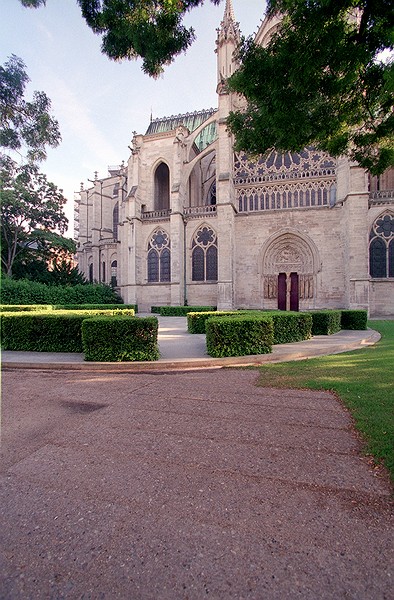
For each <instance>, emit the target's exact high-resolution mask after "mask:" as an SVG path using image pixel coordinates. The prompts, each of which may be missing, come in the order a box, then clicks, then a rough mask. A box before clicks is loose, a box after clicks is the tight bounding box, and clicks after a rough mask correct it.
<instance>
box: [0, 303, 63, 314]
mask: <svg viewBox="0 0 394 600" xmlns="http://www.w3.org/2000/svg"><path fill="white" fill-rule="evenodd" d="M52 310H53V306H52V305H51V304H0V312H4V311H6V312H29V311H32V312H46V311H52Z"/></svg>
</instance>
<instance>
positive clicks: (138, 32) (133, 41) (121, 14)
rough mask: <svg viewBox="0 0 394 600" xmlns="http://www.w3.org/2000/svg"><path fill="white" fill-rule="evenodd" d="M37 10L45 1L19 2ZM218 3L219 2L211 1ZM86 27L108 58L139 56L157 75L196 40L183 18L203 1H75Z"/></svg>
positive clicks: (144, 67)
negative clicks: (94, 35)
mask: <svg viewBox="0 0 394 600" xmlns="http://www.w3.org/2000/svg"><path fill="white" fill-rule="evenodd" d="M20 1H21V3H22V4H23V5H24V6H27V7H34V8H37V7H38V6H41V5H45V4H46V0H20ZM210 1H211V2H212V3H213V4H219V3H220V1H221V0H210ZM77 2H78V4H79V6H80V8H81V11H82V15H83V17H84V18H85V20H86V22H87V24H88V25H89V27H90V28H91V29H92V30H93V31H94V32H95V33H97V34H99V35H101V36H102V51H103V53H104V54H106V55H107V56H108V57H109V58H112V59H115V60H119V59H133V58H137V57H141V58H142V60H143V64H142V68H143V71H144V72H145V73H147V74H148V75H152V76H154V77H155V76H157V75H159V74H160V73H161V72H162V71H163V66H164V65H168V64H170V63H171V62H172V61H173V60H174V57H175V56H177V55H178V54H180V53H181V52H184V51H185V50H187V48H188V47H189V46H190V45H191V43H192V42H193V41H194V39H195V32H194V29H193V28H192V27H189V28H187V27H185V26H184V24H183V22H182V21H183V18H184V16H185V15H186V13H187V12H189V11H190V10H191V9H192V8H195V7H197V6H200V5H202V4H204V0H182V1H179V0H77Z"/></svg>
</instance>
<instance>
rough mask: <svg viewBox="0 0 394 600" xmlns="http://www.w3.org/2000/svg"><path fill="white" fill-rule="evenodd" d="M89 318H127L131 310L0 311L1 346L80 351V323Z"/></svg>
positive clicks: (52, 350)
mask: <svg viewBox="0 0 394 600" xmlns="http://www.w3.org/2000/svg"><path fill="white" fill-rule="evenodd" d="M90 317H100V318H104V317H107V318H108V317H110V318H116V319H118V318H126V317H127V318H128V319H130V317H134V311H133V310H132V309H125V310H122V309H113V310H101V311H98V310H80V311H75V312H71V311H60V310H59V311H56V312H55V311H53V312H49V311H44V312H35V313H34V312H32V311H30V312H3V313H1V315H0V323H1V347H2V349H3V350H17V351H25V352H82V336H81V328H82V322H83V320H84V319H87V318H90Z"/></svg>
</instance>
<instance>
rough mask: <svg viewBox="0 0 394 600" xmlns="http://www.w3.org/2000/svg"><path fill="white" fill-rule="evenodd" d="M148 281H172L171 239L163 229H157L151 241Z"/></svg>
mask: <svg viewBox="0 0 394 600" xmlns="http://www.w3.org/2000/svg"><path fill="white" fill-rule="evenodd" d="M148 281H149V282H150V283H155V282H157V283H166V282H170V281H171V251H170V239H169V237H168V234H167V233H166V232H165V231H164V230H163V229H156V231H155V232H154V233H153V234H152V236H151V238H150V241H149V246H148Z"/></svg>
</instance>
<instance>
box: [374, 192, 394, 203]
mask: <svg viewBox="0 0 394 600" xmlns="http://www.w3.org/2000/svg"><path fill="white" fill-rule="evenodd" d="M393 202H394V190H379V191H377V192H371V193H370V194H369V204H370V205H373V204H387V203H389V204H392V203H393Z"/></svg>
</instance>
